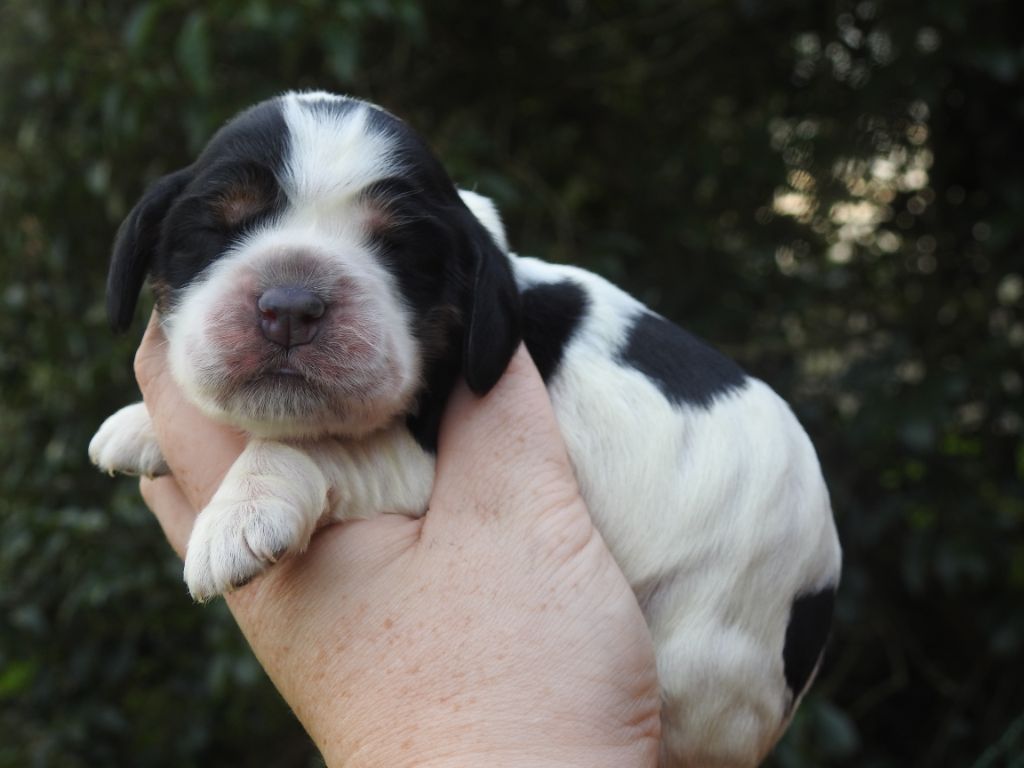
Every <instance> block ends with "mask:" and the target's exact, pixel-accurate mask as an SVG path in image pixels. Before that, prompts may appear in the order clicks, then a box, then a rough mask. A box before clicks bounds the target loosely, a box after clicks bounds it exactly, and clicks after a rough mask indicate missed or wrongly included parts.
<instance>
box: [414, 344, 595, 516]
mask: <svg viewBox="0 0 1024 768" xmlns="http://www.w3.org/2000/svg"><path fill="white" fill-rule="evenodd" d="M440 499H443V504H438V505H437V506H438V507H442V508H446V509H450V510H460V509H467V510H473V509H475V510H477V511H479V512H484V513H488V514H491V515H495V514H496V515H513V514H533V515H543V514H545V513H546V512H548V511H550V510H553V509H557V508H562V509H564V508H566V507H579V508H581V509H582V503H581V500H580V496H579V487H578V486H577V484H576V478H575V476H574V475H573V470H572V465H571V464H570V462H569V457H568V454H567V453H566V449H565V443H564V442H563V440H562V435H561V432H560V431H559V428H558V422H557V421H556V420H555V414H554V410H553V408H552V407H551V400H550V399H549V397H548V393H547V389H546V388H545V387H544V382H543V381H542V380H541V377H540V374H539V373H538V371H537V368H536V366H535V365H534V363H533V360H532V359H531V358H530V355H529V353H528V352H527V351H526V348H525V347H523V346H522V345H520V347H519V349H518V350H517V351H516V353H515V355H513V357H512V360H511V361H510V362H509V365H508V369H507V370H506V371H505V373H504V375H503V376H502V378H501V380H500V381H499V382H498V383H497V384H496V385H495V386H494V388H493V389H492V390H491V391H490V392H488V393H487V394H486V395H484V396H483V397H476V396H475V395H474V394H473V393H472V392H470V391H469V388H468V387H467V386H466V384H465V382H461V383H460V384H459V386H457V387H456V389H455V391H454V392H453V394H452V397H451V399H450V401H449V403H448V408H447V410H446V412H445V416H444V420H443V422H442V424H441V433H440V437H439V443H438V460H437V477H436V480H435V484H434V500H435V501H437V500H440ZM433 506H434V505H433V504H432V507H433Z"/></svg>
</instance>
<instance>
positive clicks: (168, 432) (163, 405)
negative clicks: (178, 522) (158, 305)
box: [135, 313, 245, 509]
mask: <svg viewBox="0 0 1024 768" xmlns="http://www.w3.org/2000/svg"><path fill="white" fill-rule="evenodd" d="M166 347H167V340H166V337H165V336H164V333H163V330H162V329H161V328H160V323H159V321H158V320H157V317H156V314H155V313H154V315H153V316H152V317H151V318H150V321H149V325H148V326H147V328H146V333H145V335H144V336H143V338H142V344H141V345H140V346H139V350H138V352H136V354H135V376H136V378H137V379H138V382H139V388H140V389H141V390H142V399H143V400H144V401H145V403H146V409H147V410H148V411H149V414H150V416H151V417H152V419H153V427H154V429H155V430H156V434H157V439H158V441H159V442H160V448H161V451H162V452H163V455H164V458H165V459H166V460H167V464H168V466H169V467H170V468H171V471H172V472H173V473H174V476H175V478H176V480H177V484H178V487H179V489H180V492H181V493H183V494H184V497H185V498H186V499H187V500H188V502H189V503H190V504H191V505H192V506H193V507H194V508H196V509H202V508H203V507H205V506H206V504H207V502H209V500H210V497H212V496H213V494H214V492H215V491H216V490H217V488H218V487H219V486H220V482H221V480H222V479H223V477H224V475H225V474H226V473H227V471H228V469H229V468H230V466H231V465H232V464H233V463H234V461H235V459H237V458H238V455H239V454H240V453H241V452H242V449H243V448H244V447H245V437H244V436H243V435H242V434H241V433H239V432H236V431H234V430H232V429H229V428H227V427H224V426H222V425H218V424H216V423H214V422H212V421H211V420H210V419H208V418H207V417H206V416H204V415H203V414H202V413H200V412H199V410H198V409H197V408H196V407H195V406H193V405H192V404H191V403H189V402H188V401H187V400H186V399H185V397H184V395H182V393H181V391H180V390H179V389H178V386H177V384H176V383H175V382H174V378H173V377H172V376H171V372H170V367H169V365H168V362H167V349H166Z"/></svg>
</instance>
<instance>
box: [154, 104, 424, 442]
mask: <svg viewBox="0 0 1024 768" xmlns="http://www.w3.org/2000/svg"><path fill="white" fill-rule="evenodd" d="M323 96H326V95H325V94H319V93H313V94H300V95H295V94H290V95H287V96H285V97H283V98H282V108H283V112H284V116H285V120H286V122H287V124H288V129H289V135H290V145H291V148H292V151H291V153H290V154H289V156H288V160H287V162H286V164H285V168H286V170H285V174H284V177H283V178H282V179H280V180H279V181H280V183H281V185H282V189H283V192H284V193H285V194H286V196H287V198H288V200H289V203H290V204H289V206H288V208H287V211H286V213H285V214H284V215H283V217H282V218H280V219H277V220H274V221H271V222H268V223H267V224H266V225H264V226H263V227H262V228H261V229H258V230H256V231H255V232H253V233H251V234H250V235H249V236H248V237H247V238H246V239H245V240H244V241H243V242H241V243H239V244H237V245H235V246H234V247H233V248H232V249H231V251H230V252H229V253H227V254H226V255H224V256H222V257H221V258H219V259H217V261H216V262H214V264H212V265H211V266H210V267H209V268H208V269H207V270H206V271H205V272H204V273H203V274H202V276H201V277H200V279H198V280H197V281H195V283H194V284H193V285H192V286H190V288H189V290H188V292H187V294H186V295H185V297H184V298H183V300H182V301H181V302H180V303H179V304H178V305H177V306H175V307H174V309H173V310H172V311H171V312H170V313H169V314H168V315H167V316H166V317H164V318H163V323H164V326H165V331H166V333H167V337H168V340H169V344H170V347H169V349H170V352H169V355H170V362H171V370H172V373H173V375H174V378H175V380H176V381H177V382H178V383H179V385H180V386H181V387H182V388H183V390H184V391H185V394H186V395H187V396H188V398H189V399H190V400H191V401H193V402H194V403H196V404H197V405H198V406H199V407H200V408H201V409H202V410H203V411H204V412H206V413H207V414H208V415H210V416H211V417H213V418H216V419H218V420H221V421H225V422H227V423H229V424H232V425H234V426H237V427H239V428H242V429H245V430H247V431H249V432H251V433H252V434H255V435H259V436H263V437H278V438H282V437H289V438H292V437H304V436H308V435H311V434H323V433H324V432H325V431H330V432H332V433H344V434H351V435H363V434H367V433H369V432H371V431H373V430H375V429H379V428H381V427H382V426H384V425H385V424H386V423H387V422H388V421H389V420H390V419H391V418H392V417H393V416H394V414H395V413H398V412H401V411H402V410H403V409H404V408H406V407H407V405H408V404H409V402H410V400H411V398H412V397H413V395H414V394H415V392H416V390H417V389H418V388H419V386H420V376H421V369H422V360H421V359H420V357H419V354H418V350H417V347H416V343H415V341H414V338H413V334H412V328H411V321H410V318H409V313H408V311H407V310H406V308H405V306H404V305H403V303H402V299H401V297H400V295H399V292H398V289H397V287H396V286H395V285H394V279H393V278H392V277H391V275H390V274H389V273H388V272H387V271H386V270H385V269H384V268H383V267H382V265H381V264H380V263H379V261H378V260H377V259H376V258H375V257H374V255H373V253H372V251H371V249H370V247H369V246H368V245H367V242H366V240H367V238H366V231H365V223H366V220H367V218H368V212H367V211H366V210H365V208H364V205H363V204H362V203H361V202H360V201H359V199H358V194H359V192H360V191H361V190H362V189H364V188H365V187H366V186H367V185H368V184H370V183H372V182H373V181H376V180H379V179H381V178H386V177H388V176H389V175H392V174H393V173H395V171H396V169H397V167H398V166H397V161H395V160H394V159H393V157H392V150H391V142H390V139H389V138H388V137H387V136H386V135H383V136H382V135H380V134H374V133H371V132H368V131H367V130H366V120H367V114H368V112H369V110H370V109H372V107H371V106H369V105H366V104H365V103H363V102H357V101H355V100H349V99H343V98H342V97H331V98H334V99H337V100H339V101H351V102H352V103H353V104H354V107H353V108H352V109H351V110H350V111H348V112H345V113H344V114H342V115H341V116H338V115H334V114H332V113H329V112H327V111H311V110H308V109H304V108H302V107H300V105H299V102H300V101H303V100H308V99H310V98H319V97H323ZM300 257H301V258H303V259H305V260H306V263H305V265H304V266H303V267H302V268H300V269H296V268H294V266H293V265H294V263H295V262H296V260H297V259H298V258H300ZM282 273H287V276H288V278H289V279H288V282H290V283H301V284H302V285H303V287H306V288H308V289H310V290H313V291H314V292H316V293H317V294H319V295H321V296H322V297H325V298H327V297H329V296H330V295H331V294H332V292H339V293H341V294H343V295H342V299H343V303H344V305H345V307H346V311H348V312H350V313H351V315H352V316H351V317H348V318H347V319H346V332H347V333H348V334H349V335H350V336H351V337H352V338H354V339H362V340H363V341H365V342H366V347H368V348H369V349H371V350H372V352H371V355H372V359H363V360H358V359H350V361H349V363H348V364H347V367H346V368H345V370H344V371H343V373H344V377H343V378H344V379H345V380H346V381H347V382H348V383H349V384H350V385H351V386H352V387H353V388H356V389H358V392H359V396H358V397H352V398H348V399H347V400H346V402H345V403H344V406H345V407H344V408H340V407H336V408H334V409H333V411H330V412H325V411H319V412H316V413H313V414H311V415H310V416H309V417H308V418H305V419H300V418H296V417H295V415H294V414H282V415H281V416H279V417H278V416H275V417H273V418H267V417H262V418H253V416H252V414H251V413H248V412H247V411H246V409H243V408H239V407H235V406H234V405H233V404H230V405H226V404H225V403H223V402H221V396H222V395H223V389H224V380H225V377H226V375H227V374H228V372H229V371H230V368H231V366H230V364H228V363H227V362H226V361H225V359H224V357H225V355H226V354H228V353H230V352H232V351H233V350H232V349H231V348H230V345H227V346H226V345H224V344H219V343H217V341H216V340H215V339H213V338H211V333H214V332H215V331H216V330H217V329H218V328H219V327H220V326H221V325H223V322H222V321H221V320H220V319H219V318H220V316H221V315H223V313H224V307H225V306H231V305H232V303H235V304H238V303H242V304H245V305H247V304H254V303H255V301H256V298H258V296H259V295H260V293H262V291H263V290H264V289H265V288H267V287H269V286H272V285H275V284H279V283H280V279H279V278H280V277H281V275H282ZM245 293H248V294H250V295H249V296H244V295H241V294H245ZM245 309H247V306H246V307H245ZM243 313H244V312H243ZM252 332H253V334H254V335H258V331H257V330H256V329H255V326H254V327H253V331H252ZM300 354H301V353H300ZM343 357H346V356H345V355H344V354H338V355H336V356H335V358H336V361H337V364H338V365H341V362H340V361H341V358H343ZM333 378H334V379H335V380H339V379H341V378H342V376H341V375H340V374H339V375H336V376H334V377H333Z"/></svg>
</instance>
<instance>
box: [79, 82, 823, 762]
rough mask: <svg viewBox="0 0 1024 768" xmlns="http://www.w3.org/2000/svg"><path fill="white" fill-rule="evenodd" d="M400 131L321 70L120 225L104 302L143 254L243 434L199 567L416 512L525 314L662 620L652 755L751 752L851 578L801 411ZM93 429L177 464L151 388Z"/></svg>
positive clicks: (702, 758)
mask: <svg viewBox="0 0 1024 768" xmlns="http://www.w3.org/2000/svg"><path fill="white" fill-rule="evenodd" d="M410 134H411V132H409V131H408V129H407V128H405V127H404V126H403V125H402V124H401V123H400V122H398V121H397V120H395V119H394V118H392V117H391V116H390V115H387V114H386V113H384V112H382V111H380V110H377V109H375V108H373V107H370V106H368V105H364V104H362V103H360V102H355V101H352V100H348V99H339V98H337V97H331V96H328V95H326V94H308V95H302V96H296V95H288V96H285V97H282V98H280V99H278V100H275V101H273V102H267V103H265V104H263V105H260V106H258V107H257V108H255V109H254V110H252V111H250V112H249V113H246V114H244V115H243V116H242V117H241V118H239V119H237V120H236V121H235V122H234V123H232V124H229V126H227V127H226V128H225V129H224V130H223V131H222V132H221V133H220V134H218V137H215V138H214V140H213V141H211V144H210V146H209V147H208V148H207V150H206V151H205V152H204V154H203V156H201V157H200V159H199V160H198V161H197V163H196V164H194V165H193V166H190V168H188V169H185V170H184V171H181V172H178V174H173V175H172V176H171V177H167V178H166V179H165V180H163V182H161V183H158V185H157V186H156V187H155V188H154V190H155V192H150V193H149V197H148V198H144V200H143V201H142V202H141V203H140V205H139V206H138V207H137V209H136V210H135V211H133V214H132V216H131V217H129V220H128V222H126V224H125V226H124V227H123V228H122V231H121V233H119V240H118V244H117V246H116V247H115V255H114V260H113V263H112V272H111V282H110V285H111V304H110V308H111V314H112V317H113V318H114V320H115V323H116V324H119V325H125V324H126V323H127V320H128V319H130V317H131V311H132V309H133V308H134V302H135V298H134V294H135V293H137V291H138V288H139V287H140V286H141V276H142V275H144V274H145V272H146V270H147V269H148V270H149V271H150V272H152V274H153V278H154V283H155V286H156V289H157V296H158V309H159V311H160V313H161V317H162V320H163V321H164V323H165V326H166V328H167V334H168V339H169V341H170V355H171V360H172V367H173V371H174V373H175V376H176V378H177V379H178V381H179V383H180V384H181V385H182V387H183V388H184V390H185V392H186V393H187V394H188V395H189V397H190V398H191V399H192V400H193V401H195V402H196V403H197V404H198V405H199V406H200V407H202V408H203V409H204V410H206V411H207V412H208V413H209V414H211V415H212V416H214V417H215V418H219V419H221V420H223V421H226V422H228V423H232V424H235V425H236V426H242V427H243V428H245V429H247V430H249V431H250V432H251V433H252V434H253V435H254V438H253V439H252V440H251V441H250V443H249V445H248V447H247V448H246V450H245V452H244V453H243V455H242V456H241V457H240V458H239V460H238V462H237V463H236V465H235V466H234V467H232V469H231V471H230V472H229V474H228V476H227V477H226V478H225V482H224V484H223V485H222V487H221V488H220V490H219V491H218V492H217V494H216V495H215V497H214V499H213V500H212V502H211V504H210V506H209V507H208V508H207V509H205V510H204V511H203V512H202V514H201V515H200V516H199V518H198V521H197V524H196V527H195V529H194V531H193V534H192V538H191V540H190V542H189V547H188V555H187V558H186V567H185V577H186V581H187V582H188V585H189V588H190V590H191V591H192V593H193V595H194V596H196V597H197V598H199V599H205V598H208V597H210V596H213V595H215V594H219V593H221V592H224V591H227V590H229V589H231V588H233V587H235V586H238V585H239V584H241V583H244V582H245V581H247V580H249V579H251V578H253V577H254V576H256V575H258V574H259V573H261V572H262V571H263V570H265V569H266V568H267V567H269V565H270V564H271V563H273V562H274V561H276V560H277V559H278V558H280V557H282V556H284V555H286V554H288V553H297V552H300V551H301V550H302V549H304V548H305V546H306V544H307V543H308V541H309V537H310V536H311V535H312V532H313V531H314V529H315V527H316V526H317V525H318V524H319V523H321V522H323V521H324V520H325V519H332V520H346V519H351V518H353V517H365V516H369V515H373V514H378V513H382V512H393V513H402V514H409V515H419V514H422V513H423V512H424V511H425V509H426V504H427V500H428V498H429V494H430V490H431V485H432V482H433V471H434V447H435V445H436V431H437V425H438V422H439V419H440V413H441V411H442V409H443V406H444V402H445V400H446V398H447V395H448V392H449V391H450V389H451V386H452V385H453V383H454V381H455V379H456V377H457V376H459V375H464V376H465V377H466V379H467V380H468V381H469V383H470V386H471V387H472V388H473V389H474V390H476V391H478V392H483V391H486V390H487V389H489V388H490V386H492V385H493V383H494V382H495V381H496V380H497V378H498V377H499V376H500V374H501V372H502V370H503V369H504V365H505V363H507V360H508V357H509V356H510V355H511V352H512V350H514V348H515V345H516V344H517V343H518V340H519V338H520V337H521V338H523V339H524V340H525V342H526V344H527V346H528V348H529V350H530V352H531V355H532V356H533V357H534V359H535V361H536V362H537V365H538V368H539V369H540V371H541V374H542V375H543V377H544V379H545V381H546V383H547V386H548V389H549V392H550V395H551V399H552V403H553V405H554V409H555V413H556V416H557V418H558V420H559V424H560V426H561V429H562V433H563V436H564V438H565V441H566V445H567V448H568V451H569V454H570V457H571V459H572V462H573V466H574V468H575V470H576V474H577V478H578V480H579V483H580V487H581V490H582V492H583V495H584V498H585V499H586V501H587V504H588V507H589V509H590V512H591V515H592V517H593V519H594V523H595V525H596V526H597V528H598V529H599V530H600V531H601V533H602V535H603V537H604V539H605V541H606V542H607V543H608V546H609V547H610V549H611V551H612V553H613V555H614V556H615V558H616V561H617V562H618V563H619V565H620V567H621V568H622V570H623V572H624V573H625V575H626V578H627V579H628V581H629V583H630V584H631V585H632V587H633V589H634V591H635V592H636V594H637V597H638V599H639V601H640V604H641V606H642V608H643V610H644V613H645V616H646V617H647V620H648V623H649V625H650V627H651V631H652V635H653V638H654V642H655V648H656V651H657V658H658V671H659V679H660V682H661V685H662V689H663V701H664V703H663V721H664V726H665V727H664V735H663V763H664V764H665V765H680V766H749V765H754V764H756V763H757V762H758V761H759V760H760V759H761V758H762V757H763V756H764V754H765V753H766V752H767V751H768V750H769V749H770V748H771V746H772V745H773V744H774V742H775V741H776V740H777V738H778V737H779V735H780V734H781V733H782V731H783V729H784V727H785V724H786V723H787V722H788V720H789V718H790V716H791V715H792V712H793V710H794V708H795V706H796V704H797V702H798V700H799V697H800V696H801V694H802V693H803V691H804V689H805V688H806V686H807V684H808V682H809V680H810V678H811V677H812V675H813V672H814V670H815V668H816V666H817V664H818V660H819V657H820V653H821V650H822V647H823V645H824V640H825V637H826V635H827V631H828V625H829V620H830V617H831V605H832V596H833V593H834V590H835V586H836V583H837V580H838V572H839V562H840V555H839V546H838V542H837V539H836V534H835V529H834V525H833V522H832V517H831V510H830V506H829V500H828V494H827V491H826V489H825V485H824V482H823V480H822V478H821V473H820V470H819V467H818V463H817V459H816V457H815V455H814V451H813V449H812V447H811V445H810V443H809V441H808V439H807V437H806V435H805V434H804V432H803V430H802V429H801V428H800V426H799V424H798V423H797V422H796V420H795V418H794V417H793V415H792V413H791V412H790V410H789V409H788V407H787V406H786V405H785V404H784V403H783V402H782V401H781V400H780V399H779V398H778V397H777V396H776V395H775V394H774V393H773V392H772V391H771V390H770V389H769V388H768V387H767V386H766V385H764V384H763V383H761V382H760V381H757V380H755V379H752V378H750V377H748V376H746V375H745V374H744V373H743V372H742V371H741V370H740V369H739V368H738V367H737V366H735V364H733V363H731V362H730V361H728V360H727V359H725V358H724V357H722V356H721V355H719V354H717V353H716V352H714V351H713V350H711V349H710V348H709V347H707V346H705V345H704V344H703V343H701V342H700V341H698V340H696V339H695V338H693V337H692V336H690V335H688V334H686V333H685V332H683V331H681V330H680V329H678V328H676V327H675V326H673V325H671V324H670V323H668V322H667V321H665V320H664V319H662V318H660V317H658V316H657V315H655V314H653V313H652V312H650V311H649V310H647V309H646V308H644V307H643V306H642V305H641V304H640V303H639V302H637V301H636V300H634V299H632V298H631V297H629V296H628V295H626V294H625V293H623V292H622V291H620V290H618V289H617V288H615V287H614V286H612V285H610V284H609V283H607V282H606V281H604V280H602V279H601V278H598V277H596V276H595V275H592V274H590V273H588V272H585V271H583V270H580V269H576V268H572V267H566V266H556V265H552V264H547V263H544V262H541V261H538V260H536V259H529V258H518V257H515V256H512V255H509V254H507V247H506V245H505V236H504V232H503V231H502V230H501V225H500V221H499V219H498V216H497V213H496V212H495V211H494V209H493V206H491V205H490V203H489V202H488V201H486V200H485V199H483V198H480V197H479V196H477V195H474V194H472V193H461V195H460V194H457V193H456V191H455V190H454V188H453V187H452V186H451V183H450V181H448V180H447V176H445V175H444V173H443V170H441V169H440V166H439V165H437V164H436V160H434V159H433V157H432V156H431V155H430V154H429V152H428V151H426V150H425V147H424V146H423V145H422V144H421V143H420V142H419V140H418V139H416V138H415V136H414V135H410ZM203 217H206V218H205V219H204V218H203ZM210 221H212V222H213V225H209V224H208V223H206V224H199V223H197V222H210ZM240 224H241V225H240ZM204 227H205V229H206V230H208V231H209V232H214V233H215V236H214V237H213V239H214V241H215V242H212V243H211V242H209V239H210V236H209V235H207V236H205V237H206V238H207V239H206V240H203V239H202V237H199V236H197V234H196V231H197V230H203V229H204ZM218 227H219V229H218ZM140 260H141V261H142V262H143V263H142V264H140V263H139V262H140ZM282 287H284V288H286V289H287V290H288V291H291V293H288V294H287V296H293V295H301V297H303V301H305V302H306V303H305V304H302V305H301V306H302V307H303V308H302V309H301V310H299V309H295V307H296V306H299V305H298V304H296V303H295V302H294V301H292V300H291V299H288V301H285V302H284V303H283V304H281V306H284V307H285V308H286V310H285V311H286V315H285V316H284V318H285V319H284V330H283V331H282V325H281V322H282V321H281V319H280V318H279V317H278V314H279V313H278V312H277V309H276V308H277V306H278V305H277V304H275V305H274V309H273V311H271V312H269V313H268V311H267V309H266V306H268V301H269V300H268V299H267V297H268V296H270V297H279V296H280V295H281V294H280V291H281V290H282V289H283V288H282ZM309 296H313V297H314V298H313V299H309V298H308V297H309ZM311 301H312V302H314V303H315V308H314V309H309V307H310V306H314V305H313V304H310V303H309V302H311ZM289 302H291V303H289ZM317 312H320V314H317ZM287 313H291V314H290V315H289V314H287ZM314 315H315V316H314ZM310 337H312V338H311V339H310ZM90 451H91V455H92V456H93V459H94V461H96V463H97V464H99V465H100V466H101V467H103V468H105V469H108V470H122V471H133V472H144V473H159V472H161V471H164V469H165V468H164V467H163V463H162V458H161V457H160V454H159V450H158V449H156V448H155V447H154V445H153V437H152V430H151V428H150V427H149V424H148V418H147V417H146V415H145V411H144V408H143V406H141V404H139V405H134V406H129V407H127V408H125V409H122V411H120V412H118V414H115V415H114V416H113V417H111V419H109V420H108V421H107V423H106V424H104V426H103V427H102V428H101V430H100V432H99V433H98V434H97V437H96V438H95V439H94V442H93V445H92V446H91V447H90ZM299 479H300V480H299Z"/></svg>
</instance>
